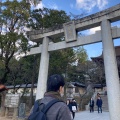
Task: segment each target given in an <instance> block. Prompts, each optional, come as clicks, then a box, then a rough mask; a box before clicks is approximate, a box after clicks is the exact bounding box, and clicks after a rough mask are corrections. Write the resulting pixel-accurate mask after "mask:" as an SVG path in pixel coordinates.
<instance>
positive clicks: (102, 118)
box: [74, 111, 110, 120]
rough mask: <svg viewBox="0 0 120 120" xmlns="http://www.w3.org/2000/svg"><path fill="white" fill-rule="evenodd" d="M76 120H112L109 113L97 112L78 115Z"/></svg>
mask: <svg viewBox="0 0 120 120" xmlns="http://www.w3.org/2000/svg"><path fill="white" fill-rule="evenodd" d="M74 120H110V118H109V112H103V113H99V114H98V112H97V111H95V112H94V113H90V112H89V111H84V112H79V113H76V116H75V119H74Z"/></svg>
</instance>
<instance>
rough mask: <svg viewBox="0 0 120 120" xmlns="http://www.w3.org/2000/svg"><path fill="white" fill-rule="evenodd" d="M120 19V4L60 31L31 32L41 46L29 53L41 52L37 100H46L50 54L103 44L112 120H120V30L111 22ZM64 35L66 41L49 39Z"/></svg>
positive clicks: (67, 25) (69, 24)
mask: <svg viewBox="0 0 120 120" xmlns="http://www.w3.org/2000/svg"><path fill="white" fill-rule="evenodd" d="M118 20H120V4H118V5H116V6H114V7H111V8H109V9H106V10H104V11H101V12H98V13H96V14H93V15H90V16H87V17H84V18H81V19H79V20H76V21H70V22H68V23H65V24H64V25H63V26H60V27H61V28H59V29H54V30H51V29H47V30H43V31H41V30H38V31H30V32H28V34H29V37H30V40H32V41H34V42H39V41H40V40H43V42H42V44H41V45H40V46H39V47H36V48H31V50H30V54H38V53H41V60H40V69H39V76H38V85H37V93H36V99H40V98H42V97H43V95H44V92H45V91H46V81H47V76H48V66H49V52H51V51H55V50H60V49H65V48H69V47H75V46H81V45H86V44H92V43H96V42H102V44H103V56H104V65H105V75H106V84H107V93H108V105H109V112H110V120H120V84H119V76H118V69H117V63H116V55H115V50H114V45H113V39H115V38H120V28H117V27H114V28H111V23H112V22H115V21H118ZM97 26H101V30H100V31H97V32H96V33H95V34H92V35H88V36H81V37H78V36H77V32H80V31H82V30H86V29H90V28H93V27H97ZM56 36H65V41H61V42H57V43H53V42H50V41H49V40H50V39H52V38H55V37H56Z"/></svg>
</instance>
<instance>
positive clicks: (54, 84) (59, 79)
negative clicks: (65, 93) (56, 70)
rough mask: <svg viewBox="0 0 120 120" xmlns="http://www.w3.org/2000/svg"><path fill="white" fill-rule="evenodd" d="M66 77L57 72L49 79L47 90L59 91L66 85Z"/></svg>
mask: <svg viewBox="0 0 120 120" xmlns="http://www.w3.org/2000/svg"><path fill="white" fill-rule="evenodd" d="M64 85H65V82H64V78H63V76H61V75H58V74H55V75H52V76H50V77H49V78H48V80H47V92H49V91H55V92H57V91H58V90H59V88H60V86H62V87H63V86H64Z"/></svg>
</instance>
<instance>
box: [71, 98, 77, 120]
mask: <svg viewBox="0 0 120 120" xmlns="http://www.w3.org/2000/svg"><path fill="white" fill-rule="evenodd" d="M71 104H72V115H73V119H74V118H75V112H76V111H77V103H76V101H75V99H72V102H71Z"/></svg>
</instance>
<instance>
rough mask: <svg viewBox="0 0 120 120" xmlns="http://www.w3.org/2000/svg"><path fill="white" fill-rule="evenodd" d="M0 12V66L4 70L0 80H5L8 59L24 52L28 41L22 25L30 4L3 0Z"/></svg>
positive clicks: (27, 15)
mask: <svg viewBox="0 0 120 120" xmlns="http://www.w3.org/2000/svg"><path fill="white" fill-rule="evenodd" d="M1 5H2V6H1V14H0V28H1V31H0V50H1V53H0V66H3V67H2V68H1V69H3V71H4V72H2V76H0V82H1V83H5V82H6V81H7V75H8V74H9V73H10V68H9V64H10V60H11V59H12V58H13V57H14V55H16V54H20V53H21V52H26V50H27V47H28V41H27V38H26V37H25V32H24V27H25V25H26V23H27V21H28V18H29V14H30V4H28V3H26V1H25V0H22V1H17V0H13V1H4V2H2V4H1Z"/></svg>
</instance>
